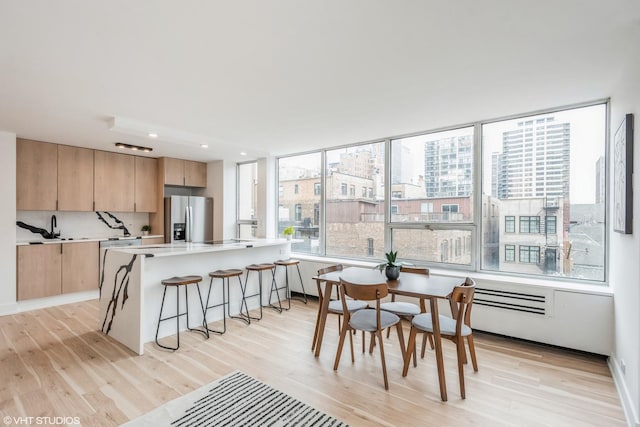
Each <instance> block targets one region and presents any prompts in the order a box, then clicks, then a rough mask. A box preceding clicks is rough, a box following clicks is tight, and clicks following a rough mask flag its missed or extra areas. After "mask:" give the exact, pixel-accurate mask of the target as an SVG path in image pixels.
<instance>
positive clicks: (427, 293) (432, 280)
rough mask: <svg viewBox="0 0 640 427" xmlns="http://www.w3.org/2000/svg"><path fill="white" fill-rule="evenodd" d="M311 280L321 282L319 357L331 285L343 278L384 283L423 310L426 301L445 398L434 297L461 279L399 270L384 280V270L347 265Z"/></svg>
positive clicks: (445, 293) (448, 292) (447, 291)
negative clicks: (395, 277)
mask: <svg viewBox="0 0 640 427" xmlns="http://www.w3.org/2000/svg"><path fill="white" fill-rule="evenodd" d="M313 279H314V280H316V281H317V282H318V284H319V285H321V284H322V283H323V282H324V284H325V288H324V294H323V295H324V297H322V296H321V297H322V298H321V299H322V304H321V306H320V308H319V310H320V313H319V316H318V324H317V326H316V327H317V340H316V342H315V357H318V356H320V350H321V347H322V337H323V335H324V329H325V325H326V319H327V314H328V311H329V301H330V299H331V298H330V296H331V295H332V291H333V287H334V286H339V285H340V280H341V279H343V280H345V281H347V282H350V283H356V284H361V285H367V284H379V283H384V282H386V283H387V287H388V289H389V293H390V294H395V295H402V296H405V297H413V298H418V299H419V300H420V301H421V304H420V307H421V311H422V312H426V307H425V305H424V303H423V301H424V300H429V303H430V304H429V305H430V311H431V319H432V322H433V338H434V346H435V352H436V363H437V366H438V381H439V383H440V397H441V398H442V400H443V401H446V400H447V386H446V380H445V374H444V359H443V355H442V340H441V338H440V321H439V315H438V300H439V299H447V298H448V297H449V296H450V295H451V293H452V292H453V289H454V288H455V287H456V286H459V285H461V284H462V283H463V282H464V278H459V277H448V276H436V275H424V274H415V273H407V272H404V273H403V272H401V273H400V277H398V279H397V280H388V279H387V277H386V276H385V274H384V272H381V271H379V270H377V269H375V268H365V267H347V268H345V269H343V270H340V271H332V272H330V273H326V274H322V275H317V276H314V277H313ZM405 357H411V352H410V351H409V349H407V352H406V356H405Z"/></svg>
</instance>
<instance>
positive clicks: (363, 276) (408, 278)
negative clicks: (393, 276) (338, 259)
mask: <svg viewBox="0 0 640 427" xmlns="http://www.w3.org/2000/svg"><path fill="white" fill-rule="evenodd" d="M314 278H315V279H318V280H323V281H327V282H331V283H335V284H338V283H340V279H341V278H342V279H344V280H346V281H347V282H351V283H358V284H363V285H365V284H379V283H386V284H387V286H388V287H389V292H390V293H392V294H396V295H404V296H409V297H415V298H432V297H435V298H446V297H448V296H449V295H450V294H451V292H453V288H454V287H455V286H458V285H462V284H463V283H464V279H463V278H459V277H444V276H434V275H428V276H426V275H423V274H414V273H406V272H405V273H403V272H401V273H400V277H399V278H398V280H387V277H386V276H385V275H384V272H380V271H378V270H377V269H373V268H363V267H347V268H345V269H344V270H342V271H333V272H331V273H327V274H323V275H320V276H316V277H314Z"/></svg>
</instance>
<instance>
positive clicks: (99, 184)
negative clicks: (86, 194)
mask: <svg viewBox="0 0 640 427" xmlns="http://www.w3.org/2000/svg"><path fill="white" fill-rule="evenodd" d="M94 162H95V163H94V166H95V169H94V191H93V194H94V197H95V207H94V209H95V210H96V211H115V212H133V211H134V209H135V204H134V203H135V157H134V156H130V155H127V154H119V153H110V152H106V151H98V150H96V151H95V156H94Z"/></svg>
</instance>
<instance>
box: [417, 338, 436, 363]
mask: <svg viewBox="0 0 640 427" xmlns="http://www.w3.org/2000/svg"><path fill="white" fill-rule="evenodd" d="M427 339H428V340H429V347H431V350H433V349H434V348H435V346H434V345H433V335H431V334H429V333H425V334H424V335H423V337H422V351H421V353H420V358H421V359H424V353H425V351H426V349H427V341H426V340H427Z"/></svg>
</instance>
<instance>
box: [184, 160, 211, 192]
mask: <svg viewBox="0 0 640 427" xmlns="http://www.w3.org/2000/svg"><path fill="white" fill-rule="evenodd" d="M184 185H186V186H187V187H206V186H207V164H206V163H202V162H192V161H190V160H185V161H184Z"/></svg>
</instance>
